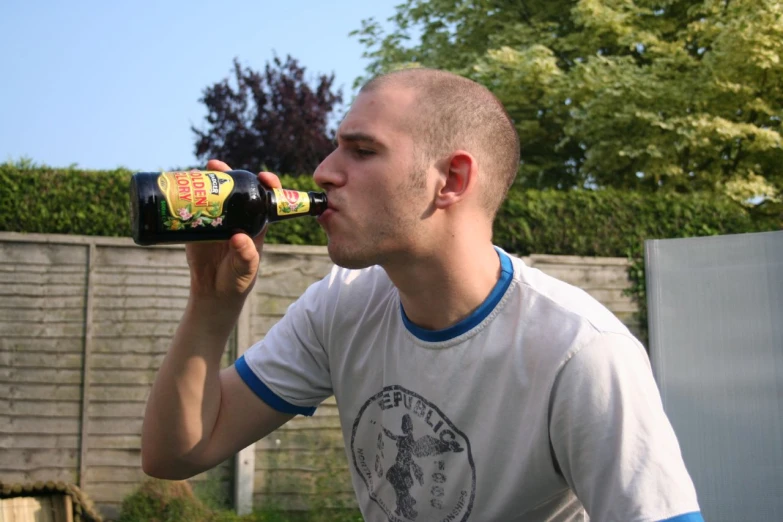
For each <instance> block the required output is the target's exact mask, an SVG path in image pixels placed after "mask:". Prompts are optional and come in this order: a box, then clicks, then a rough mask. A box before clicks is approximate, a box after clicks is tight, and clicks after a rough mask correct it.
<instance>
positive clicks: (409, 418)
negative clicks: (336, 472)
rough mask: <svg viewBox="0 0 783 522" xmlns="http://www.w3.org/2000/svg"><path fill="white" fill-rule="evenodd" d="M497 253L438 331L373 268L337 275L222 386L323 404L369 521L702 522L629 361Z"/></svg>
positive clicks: (661, 421)
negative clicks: (405, 305)
mask: <svg viewBox="0 0 783 522" xmlns="http://www.w3.org/2000/svg"><path fill="white" fill-rule="evenodd" d="M497 251H498V255H499V256H500V258H501V266H502V276H501V278H500V280H499V281H498V283H497V285H496V286H495V288H494V290H493V291H492V293H491V294H490V296H489V297H488V298H487V299H486V301H485V302H484V303H483V304H482V305H481V306H480V307H479V308H478V309H477V310H475V311H474V312H473V314H472V315H471V316H470V317H468V318H466V319H465V320H463V321H461V322H460V323H458V324H456V325H454V326H452V327H450V328H448V329H445V330H440V331H429V330H424V329H421V328H419V327H417V326H416V325H414V324H412V323H411V322H410V321H409V320H408V319H407V317H406V316H405V313H404V311H403V309H402V306H401V304H400V299H399V294H398V292H397V289H396V288H395V287H394V285H393V284H392V283H391V281H390V280H389V278H388V276H387V275H386V273H385V271H384V270H383V269H382V268H380V267H371V268H367V269H364V270H346V269H341V268H334V269H333V270H332V272H331V274H330V275H328V276H327V277H326V278H324V279H323V280H321V281H319V282H317V283H315V284H313V285H312V286H311V287H310V288H308V290H307V291H306V292H305V293H304V295H303V296H302V297H301V298H300V299H299V300H297V301H296V302H295V303H294V304H292V305H291V306H290V308H289V309H288V312H287V313H286V315H285V316H284V317H283V319H282V320H281V321H280V322H279V323H278V324H276V325H275V326H274V327H273V328H272V329H271V330H270V331H269V333H268V334H267V335H266V337H265V338H264V339H263V340H262V341H260V342H259V343H257V344H255V345H254V346H253V347H252V348H251V349H249V350H248V351H247V352H246V353H245V355H244V356H243V357H241V358H240V359H239V360H238V361H237V363H236V368H237V371H238V372H239V374H240V375H241V376H242V378H243V379H244V380H245V382H246V383H247V384H248V386H250V387H251V388H252V389H253V390H254V391H255V392H256V394H257V395H258V396H259V397H260V398H261V399H263V400H264V401H265V402H267V403H268V404H269V405H270V406H272V407H273V408H276V409H278V410H280V411H283V412H287V413H298V414H303V415H312V413H313V412H314V411H315V408H316V407H317V406H318V404H320V403H321V402H322V401H323V400H324V399H326V398H328V397H329V396H331V395H334V396H335V399H336V401H337V405H338V410H339V414H340V421H341V425H342V431H343V436H344V440H345V446H346V454H347V457H348V461H349V467H350V469H351V473H352V481H353V486H354V489H355V490H356V495H357V500H358V503H359V506H360V509H361V511H362V514H363V516H364V518H365V520H367V521H369V522H381V521H382V522H387V521H393V522H410V521H420V522H440V521H443V522H447V521H471V522H487V521H504V522H505V521H531V522H532V521H535V522H541V521H581V520H593V521H600V522H603V521H617V522H634V521H657V520H671V521H674V520H676V521H678V522H684V521H688V522H695V521H702V517H701V515H700V514H699V506H698V503H697V499H696V493H695V491H694V487H693V484H692V481H691V479H690V477H689V475H688V472H687V470H686V469H685V465H684V463H683V460H682V456H681V454H680V448H679V445H678V442H677V439H676V437H675V434H674V432H673V430H672V427H671V425H670V423H669V421H668V419H667V417H666V415H665V413H664V411H663V406H662V403H661V399H660V395H659V392H658V389H657V387H656V384H655V382H654V380H653V375H652V371H651V368H650V363H649V360H648V358H647V354H646V353H645V350H644V348H643V347H642V345H641V344H640V343H639V342H638V341H637V340H636V339H635V338H634V337H633V336H632V335H631V334H630V333H629V331H628V329H627V328H626V327H625V326H624V325H623V324H622V323H621V322H620V321H619V320H618V319H617V318H616V317H615V316H614V315H613V314H612V313H611V312H609V311H608V310H607V309H606V308H605V307H604V306H602V305H601V304H600V303H598V302H597V301H596V300H594V299H593V298H592V297H590V296H589V295H588V294H587V293H585V292H584V291H582V290H580V289H578V288H575V287H573V286H571V285H568V284H566V283H563V282H561V281H559V280H557V279H554V278H552V277H550V276H547V275H545V274H544V273H542V272H541V271H539V270H536V269H532V268H530V267H528V266H526V265H525V264H524V263H523V262H522V260H520V259H518V258H515V257H511V256H509V255H508V254H506V253H505V252H503V251H502V250H501V249H497ZM588 514H589V516H590V518H588Z"/></svg>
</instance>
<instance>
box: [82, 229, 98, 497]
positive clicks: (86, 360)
mask: <svg viewBox="0 0 783 522" xmlns="http://www.w3.org/2000/svg"><path fill="white" fill-rule="evenodd" d="M96 253H97V247H96V244H95V242H93V241H91V242H90V243H89V245H88V251H87V289H86V294H87V295H86V299H85V303H84V354H83V357H82V401H81V407H82V412H81V413H82V416H81V425H80V427H79V449H80V452H79V487H80V488H82V489H83V488H84V486H85V482H86V479H85V476H86V474H87V449H88V444H87V442H88V440H87V439H88V433H89V422H90V418H89V412H88V410H89V405H90V358H91V354H92V334H93V324H92V309H93V298H94V297H93V290H94V288H93V287H94V286H95V285H94V278H95V263H96V259H95V258H96Z"/></svg>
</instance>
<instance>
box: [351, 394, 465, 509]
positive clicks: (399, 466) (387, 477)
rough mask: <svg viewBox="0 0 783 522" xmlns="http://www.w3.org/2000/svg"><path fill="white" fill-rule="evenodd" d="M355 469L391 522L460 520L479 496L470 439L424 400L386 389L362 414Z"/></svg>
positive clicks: (356, 428) (356, 426)
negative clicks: (477, 495) (477, 494)
mask: <svg viewBox="0 0 783 522" xmlns="http://www.w3.org/2000/svg"><path fill="white" fill-rule="evenodd" d="M351 453H352V455H353V465H354V468H355V469H356V471H357V472H358V473H359V476H361V478H362V480H363V481H364V484H365V486H366V487H367V491H366V493H367V495H369V497H370V499H372V500H373V501H374V502H375V503H376V504H377V505H378V506H379V507H380V508H381V509H382V510H383V512H384V513H385V514H386V516H387V517H388V519H389V520H390V521H391V522H409V521H412V520H413V521H426V522H438V521H442V522H459V521H465V520H467V519H468V516H469V515H470V512H471V510H472V508H473V501H474V499H475V496H476V467H475V466H474V464H473V455H472V454H471V452H470V441H469V440H468V439H467V437H466V436H465V435H464V434H463V433H462V432H461V431H460V430H459V429H457V427H456V426H454V424H453V423H452V422H451V421H450V420H449V419H448V418H447V417H446V416H445V415H444V414H443V413H442V412H441V411H440V409H438V407H437V406H435V405H434V404H432V403H431V402H429V401H428V400H426V399H425V398H423V397H422V396H420V395H418V394H416V393H414V392H412V391H410V390H406V389H405V388H403V387H402V386H387V387H385V388H384V389H383V390H381V391H380V392H378V393H377V394H376V395H374V396H372V397H371V398H370V399H369V400H368V401H367V402H366V403H365V404H364V406H362V408H361V410H359V414H358V415H357V417H356V420H355V421H354V423H353V432H352V434H351Z"/></svg>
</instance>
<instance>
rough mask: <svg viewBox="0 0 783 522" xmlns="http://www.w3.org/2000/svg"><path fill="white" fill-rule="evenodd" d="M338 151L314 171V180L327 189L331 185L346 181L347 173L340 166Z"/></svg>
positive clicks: (325, 159)
mask: <svg viewBox="0 0 783 522" xmlns="http://www.w3.org/2000/svg"><path fill="white" fill-rule="evenodd" d="M336 155H337V151H336V150H335V151H333V152H332V153H331V154H329V155H328V156H327V157H326V158H324V160H323V161H322V162H321V163H320V164H319V165H318V167H316V169H315V172H313V181H315V184H316V185H318V186H319V187H321V188H322V189H326V188H327V187H330V186H340V185H343V184H344V183H345V175H344V174H343V173H342V169H341V168H340V162H339V161H338V160H337V157H336Z"/></svg>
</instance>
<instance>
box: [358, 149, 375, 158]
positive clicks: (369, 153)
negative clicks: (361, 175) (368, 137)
mask: <svg viewBox="0 0 783 522" xmlns="http://www.w3.org/2000/svg"><path fill="white" fill-rule="evenodd" d="M356 154H357V155H358V156H361V157H363V158H366V157H368V156H372V155H373V154H375V151H374V150H370V149H356Z"/></svg>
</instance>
